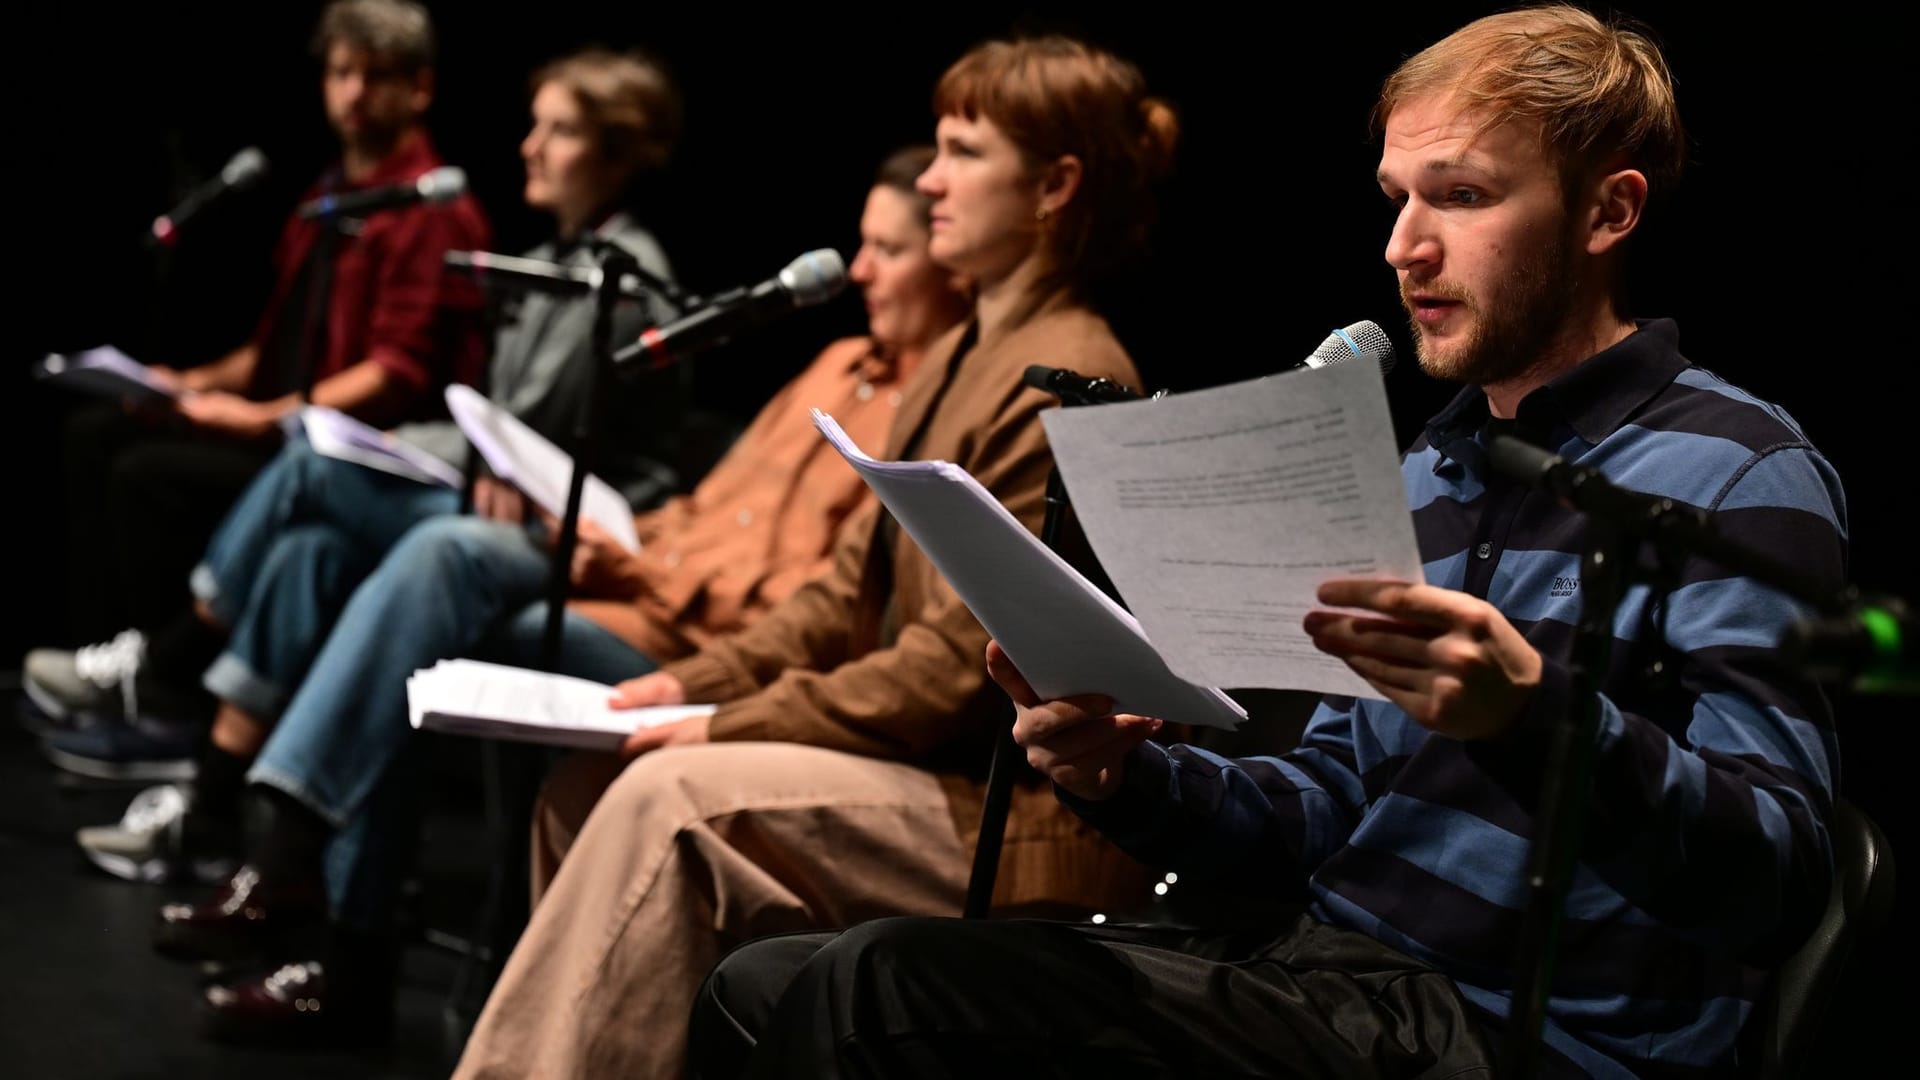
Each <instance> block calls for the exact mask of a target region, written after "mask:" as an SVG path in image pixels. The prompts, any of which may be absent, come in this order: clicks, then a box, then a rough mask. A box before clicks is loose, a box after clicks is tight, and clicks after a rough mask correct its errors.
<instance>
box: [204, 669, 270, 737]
mask: <svg viewBox="0 0 1920 1080" xmlns="http://www.w3.org/2000/svg"><path fill="white" fill-rule="evenodd" d="M200 685H202V686H204V687H206V688H207V692H208V693H210V694H212V695H213V696H214V697H217V698H219V699H220V700H221V701H224V702H226V703H227V704H229V705H233V706H236V707H238V708H240V709H243V710H245V711H246V712H247V713H249V714H250V715H252V717H253V718H254V719H255V720H258V721H260V722H261V723H264V724H271V723H273V722H274V721H276V720H278V719H280V714H281V713H282V712H284V711H285V710H286V707H287V698H288V694H287V690H286V688H285V687H283V686H281V685H280V684H279V683H277V682H274V681H273V680H272V679H268V678H265V677H263V676H262V675H261V674H260V673H259V672H257V671H255V670H253V668H251V667H249V666H247V662H246V661H245V660H242V659H240V658H239V657H238V656H235V655H234V654H233V653H231V652H223V653H221V654H220V655H219V656H218V657H216V658H215V659H214V661H213V666H211V667H209V668H207V673H206V674H205V675H202V676H201V677H200Z"/></svg>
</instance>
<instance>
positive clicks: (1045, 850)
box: [664, 293, 1145, 908]
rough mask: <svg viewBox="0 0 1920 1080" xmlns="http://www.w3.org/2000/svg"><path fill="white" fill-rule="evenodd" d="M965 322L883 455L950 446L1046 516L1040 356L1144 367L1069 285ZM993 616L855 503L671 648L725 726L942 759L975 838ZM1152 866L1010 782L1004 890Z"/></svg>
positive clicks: (1137, 872) (1093, 901) (1129, 375)
mask: <svg viewBox="0 0 1920 1080" xmlns="http://www.w3.org/2000/svg"><path fill="white" fill-rule="evenodd" d="M973 336H974V330H973V328H972V327H971V326H961V327H956V328H955V329H954V330H953V331H951V332H949V333H948V334H947V335H946V336H945V337H944V338H942V339H941V340H940V342H938V343H936V344H935V345H934V346H933V347H932V348H930V349H929V350H928V352H927V356H926V359H925V360H923V361H922V362H921V365H920V369H919V370H918V371H916V372H915V373H914V375H913V377H912V378H911V379H909V381H908V383H907V386H906V389H905V391H904V393H905V399H904V400H903V401H902V402H901V405H900V412H899V414H898V416H896V417H895V420H894V425H893V429H892V431H891V433H890V434H889V436H888V439H887V444H886V446H885V447H883V448H869V449H870V451H877V453H876V456H878V457H880V458H881V459H882V460H897V459H901V458H911V459H915V460H932V459H939V460H944V461H950V462H953V463H955V464H957V465H959V466H961V467H963V468H965V469H966V470H967V471H968V472H969V473H971V474H972V475H973V476H974V477H975V478H976V479H977V480H979V481H980V483H981V484H982V485H983V486H984V487H985V488H986V489H987V490H988V491H990V492H992V493H993V495H994V496H995V497H996V498H998V499H999V500H1000V501H1001V503H1003V504H1004V505H1005V506H1006V507H1007V509H1008V510H1010V511H1011V512H1012V513H1013V515H1014V516H1015V517H1017V518H1019V519H1020V521H1021V522H1022V523H1023V524H1025V525H1026V526H1027V527H1028V528H1029V529H1032V530H1033V531H1034V532H1036V533H1038V532H1039V528H1040V523H1041V519H1042V516H1043V513H1044V502H1045V498H1044V497H1045V486H1046V479H1047V473H1048V470H1049V469H1050V467H1051V465H1052V455H1051V452H1050V451H1049V450H1048V447H1047V441H1046V432H1045V430H1044V429H1043V428H1042V426H1041V424H1040V412H1041V410H1043V409H1045V408H1048V407H1049V406H1051V405H1053V404H1054V398H1053V397H1051V396H1050V395H1048V394H1046V393H1043V392H1041V391H1039V390H1035V389H1032V388H1029V387H1027V386H1026V385H1024V384H1023V383H1022V382H1021V375H1022V374H1023V373H1024V371H1025V370H1026V368H1027V366H1028V365H1030V364H1045V365H1047V366H1050V367H1063V368H1069V369H1071V370H1073V371H1076V372H1078V373H1080V374H1082V375H1086V376H1105V377H1106V378H1109V379H1112V380H1114V381H1116V382H1120V383H1123V384H1125V385H1128V386H1134V387H1138V386H1139V377H1138V375H1137V373H1136V372H1135V370H1134V367H1133V363H1132V361H1131V360H1129V359H1128V357H1127V354H1126V352H1125V351H1124V350H1123V349H1122V348H1121V347H1120V343H1119V342H1118V341H1117V340H1116V339H1115V338H1114V336H1113V332H1112V330H1111V329H1110V328H1109V327H1108V326H1107V323H1106V321H1105V320H1104V319H1102V318H1100V317H1099V316H1098V315H1095V314H1093V313H1092V312H1091V311H1089V310H1087V309H1086V308H1084V307H1081V306H1079V305H1078V304H1076V303H1074V302H1073V301H1071V300H1070V299H1069V298H1068V297H1067V296H1066V295H1064V294H1058V293H1056V294H1054V295H1051V296H1046V297H1042V298H1039V299H1037V300H1035V301H1033V302H1032V303H1030V304H1029V306H1028V308H1027V310H1026V312H1025V313H1024V314H1023V315H1016V317H1014V318H1010V319H1009V320H1008V321H1007V323H1006V324H1005V325H1003V326H1001V327H999V328H996V330H995V331H994V332H993V333H992V334H990V335H988V336H986V337H985V338H983V339H981V340H978V341H976V342H972V344H971V346H970V347H965V348H963V346H966V345H967V344H968V342H969V341H970V339H972V338H973ZM986 643H987V633H986V631H985V630H984V629H983V628H982V627H981V626H980V624H979V623H978V622H977V621H976V620H975V619H974V617H973V615H972V613H971V612H969V611H968V610H967V608H966V605H964V604H963V603H961V601H960V598H959V597H958V596H957V595H955V593H954V591H953V589H952V588H951V587H950V586H949V585H948V584H947V582H946V581H945V579H943V578H942V577H941V575H940V573H939V571H938V570H936V569H935V568H934V566H933V564H932V562H930V561H929V560H928V559H927V557H926V556H925V555H924V554H923V553H922V552H921V551H920V549H919V547H918V546H917V545H916V544H914V542H913V541H912V540H911V539H910V538H909V537H908V536H907V535H906V533H905V532H904V531H903V530H900V529H898V528H897V527H896V526H894V525H893V524H892V522H891V519H889V518H886V517H885V516H884V515H883V514H880V513H878V507H877V506H875V507H870V508H868V509H866V510H863V511H862V512H861V514H860V515H859V516H858V517H856V518H854V519H851V520H849V521H848V523H847V526H846V527H845V528H844V529H842V530H841V533H840V538H839V540H838V542H837V544H836V547H835V551H834V567H833V570H832V571H831V572H830V573H828V574H827V575H826V576H825V577H822V578H820V579H818V580H815V581H813V582H811V583H809V584H808V585H806V586H804V587H802V588H801V589H800V590H799V591H798V592H796V593H795V594H794V595H793V596H792V597H790V598H789V599H788V600H787V602H786V603H784V604H782V605H780V606H779V607H777V608H775V609H774V610H773V611H772V612H770V613H769V614H768V615H767V616H766V617H765V618H763V619H761V620H760V621H759V622H758V623H756V624H754V625H753V626H752V627H749V628H748V629H746V630H745V631H743V632H741V633H739V634H734V635H729V636H727V637H725V638H722V639H720V640H718V641H716V642H714V643H713V644H711V645H710V646H709V647H708V648H706V649H705V650H703V651H701V652H700V653H697V654H695V655H694V656H691V657H688V658H686V659H684V660H680V661H677V662H675V663H672V664H668V665H666V667H665V668H664V670H666V671H668V672H670V673H672V674H673V675H674V676H676V677H677V678H679V680H680V681H681V683H682V684H684V685H685V687H686V691H687V700H689V701H696V702H717V703H720V708H719V710H718V711H716V712H715V714H714V716H713V721H712V726H711V730H710V736H711V738H712V739H713V740H715V741H749V740H758V741H787V742H799V743H807V744H811V745H814V746H823V747H827V748H830V749H835V750H842V751H846V752H850V753H856V754H865V755H869V756H872V757H879V758H886V759H890V760H896V761H904V762H909V763H912V764H916V765H920V766H922V767H924V768H927V769H929V770H931V771H933V772H935V773H937V774H939V775H940V777H941V779H942V781H943V784H944V786H945V787H946V789H947V792H948V797H949V798H950V800H951V801H952V806H953V825H954V828H955V830H956V831H957V832H958V834H959V835H960V837H961V840H962V842H963V843H964V845H965V846H966V848H967V849H968V851H969V852H971V851H972V849H973V846H974V842H975V837H976V835H977V830H978V827H979V817H980V805H981V795H982V793H983V791H984V777H985V774H986V767H987V763H988V761H989V758H990V756H991V753H992V740H993V738H994V737H995V736H996V735H997V734H998V733H999V732H1000V731H1001V730H1003V729H1004V727H1005V725H1006V724H1007V723H1008V722H1009V721H1010V719H1011V715H1012V709H1011V706H1010V705H1009V703H1008V701H1007V698H1006V695H1005V694H1004V693H1003V692H1002V691H1001V690H1000V688H999V687H997V686H995V685H994V684H993V683H992V682H991V680H989V679H988V678H987V676H986V670H985V661H984V655H985V650H986ZM1144 880H1145V871H1144V870H1143V868H1141V867H1139V866H1138V865H1137V864H1135V863H1133V861H1132V860H1131V859H1130V858H1129V857H1128V856H1126V855H1124V854H1122V853H1121V852H1119V850H1118V849H1116V848H1113V847H1112V846H1111V845H1109V844H1107V843H1106V841H1104V840H1102V839H1100V838H1099V837H1098V835H1097V834H1095V833H1093V832H1092V831H1091V830H1090V829H1088V828H1086V827H1085V826H1084V825H1082V824H1081V823H1080V822H1079V820H1078V819H1077V818H1075V817H1074V816H1073V815H1072V814H1071V813H1070V812H1068V811H1067V810H1066V809H1065V808H1063V807H1061V806H1060V805H1059V804H1058V802H1057V801H1056V800H1055V799H1054V797H1053V793H1052V790H1051V788H1050V787H1049V786H1048V785H1046V784H1045V783H1044V782H1043V781H1042V779H1041V778H1040V777H1039V776H1038V775H1036V774H1031V773H1029V774H1028V775H1027V777H1026V778H1025V779H1024V780H1023V782H1022V784H1021V785H1020V787H1019V789H1018V790H1017V791H1016V792H1015V795H1014V799H1013V806H1012V810H1011V812H1010V814H1009V818H1008V827H1007V832H1006V847H1005V849H1004V850H1003V852H1002V855H1001V870H1000V876H999V880H998V883H997V888H996V889H995V892H994V901H995V904H996V906H998V907H1001V908H1006V907H1008V906H1022V907H1025V906H1028V905H1036V904H1073V905H1080V904H1085V905H1098V904H1105V903H1109V902H1112V901H1114V900H1123V901H1124V900H1126V899H1130V898H1132V899H1137V898H1138V897H1137V896H1134V895H1133V894H1132V893H1131V892H1130V890H1133V889H1138V888H1142V887H1144Z"/></svg>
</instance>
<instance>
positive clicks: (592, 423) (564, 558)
mask: <svg viewBox="0 0 1920 1080" xmlns="http://www.w3.org/2000/svg"><path fill="white" fill-rule="evenodd" d="M595 250H596V253H597V254H598V255H599V258H600V271H601V273H600V276H599V278H598V282H597V288H595V289H594V320H593V375H592V381H591V384H590V388H589V390H588V393H587V399H586V401H585V402H583V403H582V405H581V409H580V415H579V417H578V418H577V420H576V421H575V426H574V436H573V445H572V446H571V447H570V448H569V449H570V450H571V452H572V457H573V469H572V473H571V475H570V476H569V478H568V482H567V502H566V508H565V510H564V511H563V512H562V513H561V515H560V521H559V529H560V531H559V535H558V536H557V537H556V538H555V540H554V546H553V556H552V560H551V562H550V563H549V565H548V572H547V620H546V625H545V627H544V631H543V634H542V636H541V642H540V668H541V670H543V671H548V672H556V671H557V670H558V669H559V666H560V647H561V642H562V639H563V636H564V632H565V627H566V615H567V595H568V593H569V592H570V585H571V581H572V567H573V552H574V548H575V547H577V546H578V544H579V539H580V527H579V526H580V503H581V500H582V499H583V497H584V493H585V491H586V480H587V475H588V474H589V473H591V472H592V471H593V467H594V459H595V456H596V451H597V445H598V442H599V437H600V432H601V430H603V429H604V428H605V426H606V422H607V420H608V416H607V412H608V403H609V402H610V400H611V394H609V393H608V391H609V389H610V388H611V386H612V384H613V379H614V377H615V372H614V363H613V355H614V348H615V344H614V337H613V329H614V312H615V309H616V308H617V306H618V305H619V303H620V301H621V300H623V299H625V298H626V289H625V287H624V286H625V279H626V277H627V276H628V275H629V274H632V273H633V272H634V271H636V270H638V269H639V266H638V264H637V263H636V262H635V261H634V258H633V256H632V255H630V254H628V253H627V252H626V251H625V250H624V249H622V248H621V247H620V246H619V245H617V244H613V243H611V242H608V241H598V242H596V244H595ZM480 755H481V769H482V773H483V777H484V782H485V786H486V790H487V808H488V813H487V827H488V831H489V833H491V834H492V836H493V839H494V846H495V849H496V850H495V856H494V858H493V860H492V861H491V865H490V868H489V872H488V874H487V892H486V897H485V899H484V900H483V901H482V904H481V930H482V932H481V933H480V934H478V935H476V942H475V946H476V947H474V948H472V949H470V950H469V951H468V953H467V956H466V963H465V964H464V965H463V967H462V970H461V972H460V974H459V976H458V977H457V978H456V980H455V987H454V990H453V992H452V994H451V998H452V1001H453V1002H454V1003H455V1007H456V1008H464V1007H465V1005H464V999H465V998H466V997H467V996H468V991H469V987H471V985H472V983H473V979H472V968H473V966H474V964H475V962H476V961H479V962H485V963H487V964H488V965H489V966H490V967H491V968H493V969H494V971H495V972H496V973H497V971H498V968H499V966H500V965H501V964H503V963H505V961H506V957H507V955H508V954H509V953H511V952H512V951H513V946H514V944H515V942H516V941H518V939H519V937H520V931H521V929H522V928H523V927H524V926H525V925H526V921H527V916H528V914H529V912H528V907H527V896H526V889H525V887H524V883H525V882H526V880H527V861H528V858H529V855H528V852H527V845H526V841H525V838H524V836H523V835H521V834H520V833H519V832H518V831H517V830H516V828H515V826H514V823H516V822H520V823H524V822H526V821H527V820H529V819H530V818H531V816H532V808H533V803H534V798H535V794H536V792H537V790H538V787H539V781H540V772H541V769H540V766H541V763H542V761H543V760H544V756H543V755H542V754H541V753H540V752H539V748H538V747H530V746H508V745H505V744H502V743H501V742H499V741H498V740H494V739H484V740H482V741H481V743H480ZM448 1020H449V1026H450V1028H452V1027H454V1026H455V1025H456V1018H455V1017H453V1016H451V1015H450V1016H449V1017H448ZM458 1026H462V1027H463V1026H464V1019H460V1020H459V1021H458ZM448 1034H449V1039H450V1040H451V1041H452V1042H455V1043H458V1042H462V1041H464V1040H463V1037H462V1035H461V1033H460V1032H458V1031H456V1030H450V1031H449V1033H448Z"/></svg>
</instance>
